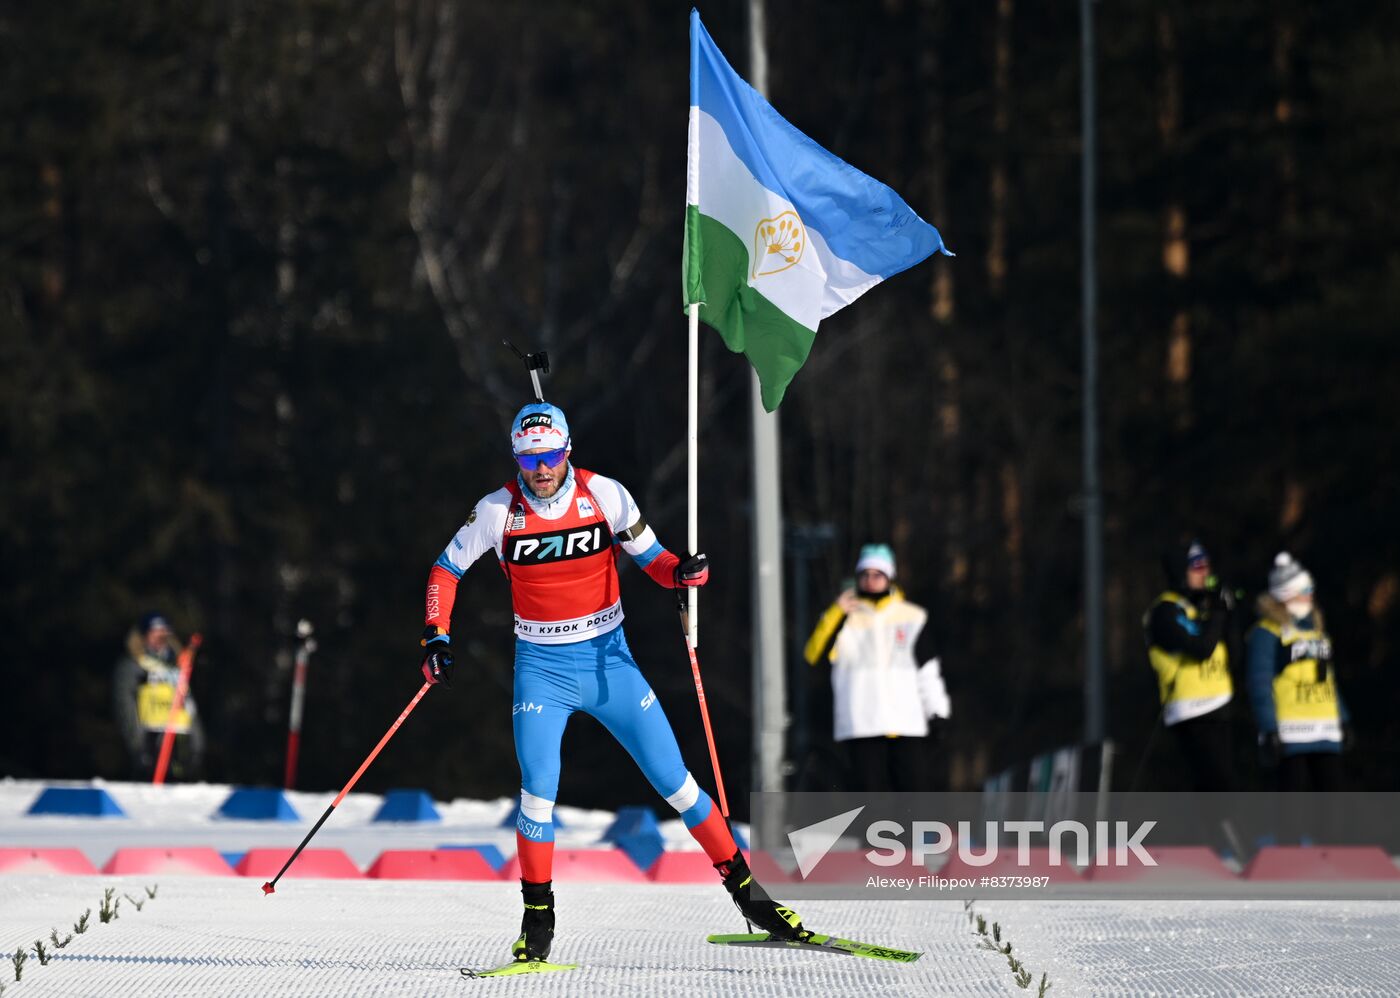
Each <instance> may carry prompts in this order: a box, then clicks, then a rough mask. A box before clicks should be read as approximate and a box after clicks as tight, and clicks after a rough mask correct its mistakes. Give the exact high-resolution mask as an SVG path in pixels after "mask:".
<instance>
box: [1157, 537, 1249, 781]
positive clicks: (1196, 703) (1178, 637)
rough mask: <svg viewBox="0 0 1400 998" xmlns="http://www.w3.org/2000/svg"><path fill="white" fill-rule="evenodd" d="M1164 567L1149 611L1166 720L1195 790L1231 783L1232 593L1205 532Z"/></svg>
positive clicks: (1169, 555)
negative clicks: (1216, 576)
mask: <svg viewBox="0 0 1400 998" xmlns="http://www.w3.org/2000/svg"><path fill="white" fill-rule="evenodd" d="M1162 569H1163V571H1164V572H1165V573H1166V576H1167V587H1168V588H1167V589H1166V590H1165V591H1163V592H1162V593H1161V594H1160V595H1159V596H1158V597H1157V598H1156V599H1155V600H1153V602H1152V605H1151V606H1150V607H1149V608H1148V610H1147V613H1145V614H1144V615H1143V619H1142V623H1143V629H1144V631H1145V636H1146V639H1147V656H1148V660H1149V661H1150V662H1151V663H1152V668H1153V670H1154V671H1155V672H1156V673H1157V687H1158V692H1159V694H1160V696H1161V700H1162V723H1163V724H1164V725H1166V726H1167V727H1168V728H1169V729H1171V731H1172V732H1173V734H1174V735H1175V736H1176V740H1177V744H1178V745H1179V746H1180V747H1181V752H1182V755H1183V756H1184V757H1185V759H1186V766H1187V773H1188V777H1189V779H1190V782H1191V787H1192V789H1193V790H1199V791H1221V790H1232V789H1234V783H1235V781H1234V767H1233V764H1232V759H1231V752H1230V721H1229V711H1228V705H1229V703H1230V700H1231V698H1232V697H1233V696H1234V686H1233V684H1232V683H1231V680H1230V654H1229V651H1228V644H1227V641H1226V638H1225V632H1226V626H1227V624H1228V623H1229V614H1230V610H1231V609H1232V605H1231V603H1232V601H1231V597H1230V594H1229V592H1228V590H1227V591H1224V592H1222V591H1221V589H1220V587H1219V586H1218V585H1214V584H1213V581H1214V580H1213V576H1212V573H1211V565H1210V554H1209V553H1208V552H1207V551H1206V549H1205V546H1204V545H1202V544H1201V542H1200V541H1198V540H1192V541H1191V542H1190V543H1189V544H1183V545H1179V546H1176V547H1173V548H1170V549H1169V550H1168V551H1167V553H1166V554H1165V555H1163V558H1162Z"/></svg>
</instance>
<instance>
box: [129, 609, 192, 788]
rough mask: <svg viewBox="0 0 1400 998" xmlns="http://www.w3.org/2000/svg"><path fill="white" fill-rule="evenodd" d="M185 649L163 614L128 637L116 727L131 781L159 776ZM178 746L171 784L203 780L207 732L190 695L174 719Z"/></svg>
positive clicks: (144, 620) (172, 759) (149, 617)
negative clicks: (158, 765) (159, 760)
mask: <svg viewBox="0 0 1400 998" xmlns="http://www.w3.org/2000/svg"><path fill="white" fill-rule="evenodd" d="M182 650H183V645H182V644H181V642H180V639H179V638H177V637H176V636H175V632H174V631H172V630H171V629H170V624H169V623H168V622H167V621H166V619H165V617H164V616H162V615H161V614H159V613H155V612H152V613H148V614H146V615H144V616H143V617H142V618H141V620H140V622H139V623H138V624H137V625H136V626H135V627H134V628H132V629H131V631H130V632H129V633H128V634H127V636H126V654H124V655H123V656H122V657H121V659H119V660H118V662H117V666H116V671H115V674H114V676H113V680H112V695H113V706H114V708H115V710H116V715H117V727H118V728H119V730H120V733H121V737H122V741H123V743H124V744H125V745H126V750H127V759H128V770H127V776H128V778H130V779H132V780H149V779H150V778H151V776H152V774H153V773H154V772H155V765H156V758H157V756H158V755H159V754H160V743H161V740H162V739H163V738H164V737H165V728H166V724H167V722H169V721H170V719H171V708H172V707H173V706H174V703H175V691H176V686H177V685H178V683H179V679H180V667H179V663H178V661H177V660H178V659H179V656H180V652H181V651H182ZM174 721H175V723H174V729H175V734H176V736H177V737H176V739H175V745H174V748H173V750H172V752H171V757H170V770H169V778H171V779H184V780H191V779H198V778H199V777H200V776H201V775H202V772H203V763H204V728H203V725H202V724H201V723H200V719H199V709H198V707H197V706H196V705H195V702H194V697H193V696H192V695H186V697H185V702H184V705H183V706H182V707H181V709H180V711H179V713H177V714H176V715H175V718H174Z"/></svg>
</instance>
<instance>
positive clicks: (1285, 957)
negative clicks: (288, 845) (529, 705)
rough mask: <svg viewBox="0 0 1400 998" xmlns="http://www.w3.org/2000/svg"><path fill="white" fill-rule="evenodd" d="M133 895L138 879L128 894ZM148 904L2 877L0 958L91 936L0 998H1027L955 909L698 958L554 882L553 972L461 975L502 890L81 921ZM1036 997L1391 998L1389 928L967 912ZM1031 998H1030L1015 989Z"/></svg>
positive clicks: (585, 893)
mask: <svg viewBox="0 0 1400 998" xmlns="http://www.w3.org/2000/svg"><path fill="white" fill-rule="evenodd" d="M145 879H146V880H150V879H151V878H145ZM105 886H114V887H116V888H117V896H118V897H120V896H121V895H122V894H131V895H132V896H133V897H137V898H144V897H145V893H144V890H143V889H142V888H143V887H144V886H145V885H144V883H143V882H142V880H141V879H130V878H121V877H53V876H46V877H35V876H7V877H4V878H0V946H3V947H5V951H6V952H9V953H13V952H14V950H15V949H16V948H17V947H20V946H25V947H28V948H32V947H33V943H34V940H35V939H43V940H45V941H47V939H48V935H49V930H50V929H51V928H57V929H59V930H60V938H62V936H63V935H66V934H67V933H68V932H69V931H71V927H72V923H73V922H74V921H75V920H76V918H77V917H78V916H79V915H80V914H81V913H82V912H83V910H84V909H86V908H92V909H93V914H92V916H91V919H90V922H91V925H90V927H89V929H88V931H87V932H86V933H84V934H82V935H79V936H75V937H74V939H73V941H72V942H71V943H69V945H68V946H67V948H65V949H63V950H61V951H58V952H57V953H56V954H55V955H54V956H53V957H52V958H51V960H50V963H49V965H48V966H40V965H39V961H38V960H37V959H35V958H33V957H32V956H31V957H30V959H29V960H28V961H27V962H26V964H25V966H24V970H23V979H22V980H21V981H20V982H19V983H14V982H13V972H12V970H11V966H10V963H9V961H8V960H7V961H5V962H3V963H0V977H3V979H4V980H5V981H6V990H5V992H4V994H5V996H6V998H38V996H46V998H47V996H55V998H56V996H87V995H92V996H98V995H102V996H110V995H132V996H148V995H149V996H157V995H170V996H175V995H179V996H195V995H200V996H204V995H269V996H270V995H296V996H321V995H324V996H333V998H349V996H352V995H363V996H371V995H374V996H378V995H422V996H428V995H452V996H462V995H469V994H474V993H477V992H483V993H492V994H496V993H500V994H526V993H528V994H539V995H658V994H676V995H690V994H704V995H718V996H727V995H734V996H745V998H747V996H752V995H813V996H827V995H853V996H854V995H910V994H927V995H1024V994H1026V993H1027V992H1025V991H1022V990H1020V989H1019V988H1017V987H1016V985H1015V983H1014V982H1013V980H1012V977H1011V973H1010V971H1009V970H1008V968H1007V964H1006V960H1005V958H1003V957H1000V956H998V955H997V954H994V953H991V952H989V951H987V950H983V949H979V948H978V947H977V937H976V936H975V935H974V933H973V929H972V927H971V926H970V925H969V924H968V920H967V917H966V914H965V913H964V910H963V905H962V903H961V902H959V901H948V902H891V903H882V904H881V903H873V902H858V903H851V902H846V903H836V902H827V903H821V902H808V903H806V904H804V905H803V909H802V910H803V913H804V916H805V917H806V918H807V920H808V922H809V923H810V924H812V925H815V926H819V927H821V928H823V929H826V930H830V931H839V932H841V933H845V934H848V935H850V936H852V937H854V938H860V939H867V940H872V941H879V942H886V943H888V944H890V945H893V946H901V947H907V948H911V949H921V950H923V951H924V954H925V955H924V957H923V959H922V960H920V961H919V962H918V963H915V964H909V965H891V964H885V963H881V962H879V961H874V960H862V959H859V958H856V957H846V956H837V955H829V954H825V953H808V952H784V951H777V950H762V951H757V952H752V951H751V952H741V951H736V950H734V949H730V948H726V947H720V946H712V945H709V944H707V943H706V942H705V938H704V937H705V935H706V934H707V933H709V932H715V931H743V924H742V922H739V921H738V919H737V916H736V915H735V913H734V911H733V909H732V907H730V905H729V903H728V901H727V900H726V899H725V898H724V897H723V895H722V893H721V892H720V891H719V890H718V889H717V888H715V889H709V888H705V887H694V886H684V887H681V886H676V887H671V886H662V885H652V884H625V885H613V884H572V885H560V887H559V888H558V891H557V893H558V896H559V927H558V928H559V934H558V937H557V941H556V945H555V951H554V954H553V958H554V959H557V960H560V961H568V962H577V963H580V964H582V966H581V967H580V969H578V970H576V971H571V972H569V973H567V974H550V975H541V976H538V977H528V978H520V979H494V980H477V981H472V980H466V979H464V978H462V977H461V976H460V975H459V974H458V972H457V968H458V967H459V966H461V965H464V964H466V965H474V966H487V965H495V964H498V963H501V962H503V960H504V959H505V958H506V953H507V946H508V943H509V940H510V937H511V935H512V934H513V930H514V928H515V926H516V925H518V924H519V900H518V895H517V893H516V892H515V891H513V890H512V889H511V885H509V884H504V883H501V884H491V883H425V882H409V881H397V882H374V881H349V882H347V881H334V880H309V879H305V880H284V881H283V883H282V884H281V885H280V886H279V888H278V891H277V894H276V895H274V896H272V897H264V896H263V895H262V892H261V891H260V890H259V886H258V883H257V882H256V881H255V880H254V879H245V878H237V879H233V878H222V879H221V878H191V877H162V878H160V886H159V889H158V892H157V896H156V898H155V899H154V900H148V901H146V902H145V904H144V906H143V908H142V910H140V911H135V910H133V909H132V907H131V904H130V902H128V901H123V902H122V905H121V907H120V909H119V911H118V918H117V919H116V920H115V921H113V922H110V923H108V924H102V923H100V922H99V921H98V917H97V907H98V902H99V900H100V898H101V888H102V887H105ZM977 910H979V911H981V912H982V913H983V914H984V915H985V916H986V917H987V919H988V923H989V924H990V922H991V921H993V920H995V921H997V922H998V923H1000V925H1001V928H1002V933H1003V938H1004V939H1006V940H1009V941H1010V942H1011V943H1012V944H1013V946H1014V953H1015V954H1016V955H1017V956H1019V957H1020V958H1021V959H1022V960H1023V961H1024V962H1025V964H1026V966H1027V967H1028V968H1030V969H1031V970H1032V971H1033V973H1034V975H1035V979H1036V982H1037V983H1038V982H1039V979H1040V974H1041V972H1042V971H1043V972H1046V973H1048V975H1049V980H1050V982H1051V984H1052V988H1051V990H1050V992H1049V994H1050V995H1051V996H1053V998H1064V996H1071V995H1131V996H1149V995H1193V996H1195V995H1199V996H1206V995H1259V996H1265V995H1268V996H1274V995H1290V996H1308V995H1317V996H1324V995H1325V996H1338V995H1376V996H1380V995H1394V994H1396V993H1397V982H1400V913H1397V911H1396V909H1395V906H1394V905H1390V904H1385V903H1377V902H1348V903H1329V904H1323V903H1273V902H1271V903H1267V904H1266V903H1260V902H1210V903H1200V904H1192V903H1182V902H1153V903H1135V904H1129V903H1116V902H1114V903H1108V902H1074V903H1066V902H1061V903H1054V904H1051V903H1038V902H1014V903H1011V902H1004V903H999V904H997V905H996V906H991V905H985V904H979V905H978V906H977ZM1030 993H1032V994H1033V993H1035V987H1034V985H1033V986H1032V989H1031V991H1030Z"/></svg>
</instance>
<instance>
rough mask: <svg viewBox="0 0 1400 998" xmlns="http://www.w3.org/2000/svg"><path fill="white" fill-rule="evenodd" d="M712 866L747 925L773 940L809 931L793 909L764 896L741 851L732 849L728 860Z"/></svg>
mask: <svg viewBox="0 0 1400 998" xmlns="http://www.w3.org/2000/svg"><path fill="white" fill-rule="evenodd" d="M715 869H716V870H718V871H719V875H720V876H721V877H723V878H724V889H725V890H727V891H728V892H729V896H730V897H732V898H733V899H734V903H735V904H736V905H738V907H739V911H741V912H742V913H743V915H744V919H745V920H746V921H747V922H748V923H749V925H750V926H757V927H758V928H760V929H762V930H763V931H764V932H766V933H768V934H769V935H770V936H772V937H773V938H774V939H806V938H807V937H808V936H810V935H811V934H812V933H810V932H808V931H807V930H806V929H804V928H803V927H802V918H801V917H800V916H799V915H798V914H797V912H795V911H793V910H792V909H791V908H789V907H788V906H787V905H785V904H779V903H778V902H777V901H774V900H773V899H772V898H770V897H769V896H768V892H767V891H765V890H764V889H763V886H762V885H761V884H760V883H759V882H758V881H757V880H755V879H754V878H753V872H752V871H751V870H750V869H749V864H748V861H746V860H745V859H744V854H743V853H742V852H738V851H736V852H735V853H734V855H733V857H731V858H730V860H729V861H728V862H725V863H716V864H715Z"/></svg>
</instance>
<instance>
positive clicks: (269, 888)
mask: <svg viewBox="0 0 1400 998" xmlns="http://www.w3.org/2000/svg"><path fill="white" fill-rule="evenodd" d="M432 686H433V684H432V683H424V684H423V688H422V689H420V690H419V691H418V692H417V693H416V694H414V696H413V699H412V700H410V701H409V702H408V706H407V707H405V708H404V709H403V713H402V714H400V715H399V718H398V720H397V721H395V722H394V723H393V724H391V725H389V730H388V731H386V732H384V737H383V738H381V739H379V744H378V745H376V746H375V747H374V751H373V752H371V753H370V754H369V756H368V757H367V758H366V759H365V761H364V762H362V763H360V768H359V769H357V770H355V775H354V776H352V777H350V782H349V783H347V784H345V786H344V787H343V788H341V791H340V793H338V794H336V797H335V800H333V801H331V806H330V807H328V808H326V813H325V814H323V815H321V817H320V818H318V819H317V821H316V824H314V825H312V826H311V831H309V832H307V833H306V838H304V839H302V840H301V845H299V846H297V847H296V849H295V851H293V852H292V854H291V855H290V856H288V857H287V862H285V863H283V864H282V869H280V870H278V871H277V876H275V877H273V878H272V879H271V880H269V881H268V882H267V883H265V884H263V885H262V891H263V893H264V894H271V893H272V892H273V891H275V890H276V889H277V881H279V880H281V879H282V874H284V873H286V872H287V868H288V867H289V866H291V865H292V863H293V861H295V860H296V858H297V857H298V856H300V855H301V851H302V850H303V849H305V848H306V843H308V842H310V841H311V837H312V836H313V835H315V834H316V833H317V832H319V831H320V830H321V826H322V825H324V824H325V823H326V819H327V818H329V817H330V816H331V812H332V811H334V810H335V806H336V805H337V804H339V803H340V802H341V801H342V800H344V799H345V795H346V794H348V793H349V792H350V788H351V787H353V786H354V785H355V784H356V783H357V782H358V781H359V779H360V777H361V776H362V775H364V771H365V770H366V769H368V768H369V764H370V763H372V762H373V761H374V757H375V756H377V755H378V754H379V750H380V749H382V748H383V747H384V746H385V745H387V744H388V743H389V739H390V738H392V737H393V736H394V732H395V731H398V730H399V725H400V724H403V719H404V718H405V717H407V716H408V715H409V714H410V713H412V711H413V708H414V707H417V706H418V701H419V700H422V699H423V694H424V693H427V692H428V690H430V689H432Z"/></svg>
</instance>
